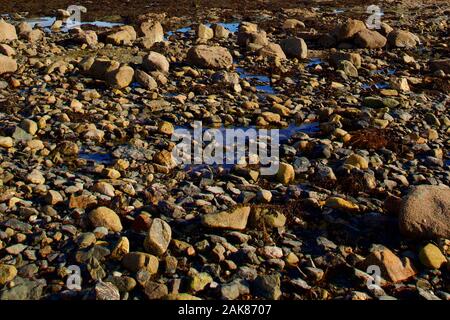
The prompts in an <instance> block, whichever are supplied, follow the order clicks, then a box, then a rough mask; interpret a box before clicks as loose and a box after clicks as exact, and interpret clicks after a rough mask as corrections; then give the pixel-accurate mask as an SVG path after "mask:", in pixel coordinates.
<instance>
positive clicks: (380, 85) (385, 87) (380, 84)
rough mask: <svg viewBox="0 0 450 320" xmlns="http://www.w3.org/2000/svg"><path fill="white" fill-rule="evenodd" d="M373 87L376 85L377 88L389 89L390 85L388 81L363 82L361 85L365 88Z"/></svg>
mask: <svg viewBox="0 0 450 320" xmlns="http://www.w3.org/2000/svg"><path fill="white" fill-rule="evenodd" d="M372 87H375V88H376V89H389V88H390V85H389V83H387V82H378V83H375V84H368V83H363V84H362V85H361V88H363V89H364V90H369V89H372Z"/></svg>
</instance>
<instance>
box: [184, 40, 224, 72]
mask: <svg viewBox="0 0 450 320" xmlns="http://www.w3.org/2000/svg"><path fill="white" fill-rule="evenodd" d="M187 59H188V62H189V63H191V64H193V65H195V66H197V67H200V68H207V69H226V68H229V67H231V65H232V64H233V57H232V56H231V54H230V52H229V51H228V49H226V48H223V47H218V46H214V47H211V46H207V45H198V46H194V47H192V48H191V49H189V51H188V54H187Z"/></svg>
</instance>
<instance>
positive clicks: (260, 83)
mask: <svg viewBox="0 0 450 320" xmlns="http://www.w3.org/2000/svg"><path fill="white" fill-rule="evenodd" d="M236 72H237V73H238V74H239V76H240V77H241V79H244V80H249V81H255V82H256V85H255V87H256V89H257V90H258V91H262V92H264V93H266V94H274V93H275V89H274V88H273V87H272V85H271V84H270V78H269V77H268V76H265V75H258V74H253V73H250V72H247V71H245V70H244V68H236Z"/></svg>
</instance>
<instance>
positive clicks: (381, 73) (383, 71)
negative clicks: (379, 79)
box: [370, 68, 397, 76]
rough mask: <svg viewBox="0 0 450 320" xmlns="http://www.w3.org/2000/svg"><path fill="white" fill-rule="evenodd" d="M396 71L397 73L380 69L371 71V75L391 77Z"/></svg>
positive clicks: (392, 70) (394, 70)
mask: <svg viewBox="0 0 450 320" xmlns="http://www.w3.org/2000/svg"><path fill="white" fill-rule="evenodd" d="M396 71H397V70H396V69H389V68H383V69H379V70H372V71H370V73H371V74H380V75H388V76H391V75H393V74H395V72H396Z"/></svg>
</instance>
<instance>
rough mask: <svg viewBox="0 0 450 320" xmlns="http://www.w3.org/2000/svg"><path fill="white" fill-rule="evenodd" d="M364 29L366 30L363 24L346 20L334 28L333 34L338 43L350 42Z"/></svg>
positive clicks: (358, 21)
mask: <svg viewBox="0 0 450 320" xmlns="http://www.w3.org/2000/svg"><path fill="white" fill-rule="evenodd" d="M364 29H367V28H366V25H365V24H364V22H362V21H360V20H353V19H348V20H347V21H346V22H344V23H343V24H341V25H339V26H338V27H337V28H336V30H335V34H336V38H337V40H338V41H340V42H341V41H347V40H351V39H352V38H353V36H354V35H355V34H357V33H358V32H360V31H361V30H364Z"/></svg>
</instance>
